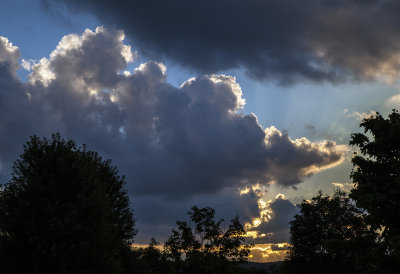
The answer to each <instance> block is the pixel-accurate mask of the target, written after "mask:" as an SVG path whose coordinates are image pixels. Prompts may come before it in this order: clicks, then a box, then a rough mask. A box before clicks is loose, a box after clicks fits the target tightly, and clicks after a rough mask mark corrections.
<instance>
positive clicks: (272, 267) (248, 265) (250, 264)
mask: <svg viewBox="0 0 400 274" xmlns="http://www.w3.org/2000/svg"><path fill="white" fill-rule="evenodd" d="M282 263H283V261H279V262H272V263H255V262H248V263H246V264H242V265H240V266H241V267H243V268H245V269H251V268H257V269H264V270H269V271H271V270H277V269H278V268H279V267H280V266H281V264H282Z"/></svg>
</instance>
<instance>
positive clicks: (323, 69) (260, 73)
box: [42, 0, 400, 84]
mask: <svg viewBox="0 0 400 274" xmlns="http://www.w3.org/2000/svg"><path fill="white" fill-rule="evenodd" d="M42 2H43V3H44V7H45V9H46V10H47V11H48V12H49V13H60V12H59V11H60V10H62V7H60V6H59V4H54V3H51V2H50V1H48V0H42ZM63 2H64V4H65V5H66V6H67V7H69V8H70V10H71V11H72V13H76V12H77V11H84V12H89V13H91V14H94V15H95V16H96V17H97V18H98V19H99V20H100V21H102V22H103V23H104V24H108V25H110V26H117V27H119V28H121V29H125V30H126V31H127V33H128V35H130V37H131V38H132V39H133V41H135V43H136V46H137V48H138V49H139V52H140V53H142V54H145V55H147V56H150V57H151V58H156V59H161V58H163V57H166V58H167V59H170V60H173V61H175V62H176V63H179V64H181V65H183V66H186V67H189V68H192V69H196V70H198V71H200V72H201V73H207V74H209V73H215V72H217V71H221V70H226V69H231V68H239V67H240V68H244V69H245V70H246V71H247V72H248V74H249V75H250V76H252V77H254V78H257V79H272V80H274V81H277V82H280V83H282V84H291V83H294V82H296V81H302V80H307V81H314V82H320V81H329V82H343V81H347V80H354V81H359V80H362V81H363V80H369V79H374V78H383V79H385V80H386V81H387V82H388V83H391V82H393V81H394V80H395V79H396V78H397V77H398V75H399V69H400V59H399V56H400V46H399V45H400V43H399V37H398V32H399V26H400V24H399V17H398V14H399V12H400V3H399V2H398V1H396V0H376V1H360V0H336V1H316V0H305V1H301V2H299V1H296V0H283V1H261V0H256V1H250V2H248V1H242V0H231V1H212V0H204V1H185V0H172V1H162V2H160V1H154V0H152V1H151V0H150V1H149V0H146V1H143V0H135V1H123V0H117V1H112V2H110V1H106V0H96V1H94V0H64V1H63ZM166 11H168V12H166Z"/></svg>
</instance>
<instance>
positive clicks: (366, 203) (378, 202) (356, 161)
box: [350, 110, 400, 261]
mask: <svg viewBox="0 0 400 274" xmlns="http://www.w3.org/2000/svg"><path fill="white" fill-rule="evenodd" d="M360 126H361V127H363V128H364V134H363V133H354V134H352V135H351V141H350V144H351V145H354V146H357V147H358V148H359V150H360V154H356V155H355V156H354V157H353V159H352V162H353V165H354V168H353V171H352V173H351V178H352V179H353V181H354V183H355V187H354V188H353V189H352V190H351V193H350V197H351V198H353V199H354V200H355V201H356V202H357V206H359V207H361V208H364V209H366V210H367V212H368V214H369V224H370V225H371V226H372V227H373V228H375V229H380V230H381V233H382V236H383V239H384V241H385V242H386V244H387V248H388V250H387V251H388V252H389V254H392V255H393V256H395V257H397V259H396V260H397V261H400V222H399V219H400V114H399V113H398V111H397V110H393V112H392V113H391V114H390V115H389V116H388V118H387V119H385V118H383V117H382V115H381V114H379V113H377V114H376V116H374V117H371V118H369V119H365V120H363V122H362V123H361V124H360Z"/></svg>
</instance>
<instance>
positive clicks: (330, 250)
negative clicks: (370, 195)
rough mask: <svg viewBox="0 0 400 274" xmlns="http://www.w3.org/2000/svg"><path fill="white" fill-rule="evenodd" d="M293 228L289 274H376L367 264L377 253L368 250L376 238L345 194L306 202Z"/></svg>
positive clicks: (288, 264)
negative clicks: (371, 273) (362, 273)
mask: <svg viewBox="0 0 400 274" xmlns="http://www.w3.org/2000/svg"><path fill="white" fill-rule="evenodd" d="M290 225H291V226H290V234H291V239H290V241H291V247H290V249H289V258H288V260H287V261H286V262H285V265H284V268H286V272H287V273H340V272H345V273H358V272H360V271H362V270H363V269H369V270H373V266H370V265H369V263H368V260H369V258H370V257H371V256H372V255H371V253H372V252H373V251H374V249H370V248H369V247H371V246H373V243H374V239H375V237H376V235H375V234H374V233H373V232H371V231H370V230H368V227H367V226H366V224H365V214H363V212H362V211H361V210H360V209H358V208H357V207H356V206H355V205H354V204H353V203H352V201H351V200H350V199H349V197H348V196H347V195H346V193H344V192H342V191H339V190H336V191H335V193H334V195H333V196H332V197H330V196H324V195H323V194H322V193H321V192H319V193H318V195H317V196H315V197H313V198H312V199H311V201H305V200H304V201H303V202H302V203H301V204H300V214H297V215H296V216H295V217H294V220H293V221H291V222H290ZM366 247H367V248H366ZM375 273H376V272H375Z"/></svg>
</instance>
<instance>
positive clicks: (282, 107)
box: [0, 0, 400, 261]
mask: <svg viewBox="0 0 400 274" xmlns="http://www.w3.org/2000/svg"><path fill="white" fill-rule="evenodd" d="M398 14H400V3H399V2H398V1H394V0H393V1H391V0H364V1H361V0H319V1H317V0H304V1H296V0H281V1H274V0H252V1H243V0H242V1H240V0H230V1H226V0H219V1H215V0H214V1H211V0H203V1H184V0H168V1H154V0H147V1H141V0H132V1H124V0H114V1H99V0H97V1H94V0H79V1H75V0H62V1H58V2H57V3H54V2H53V1H46V0H42V1H39V0H33V1H27V0H25V1H24V0H2V1H1V2H0V181H1V182H3V183H4V182H6V181H7V180H8V179H9V178H10V174H11V167H12V162H13V161H14V160H16V159H17V158H18V156H19V154H20V153H21V151H22V145H23V144H24V143H25V142H26V141H27V140H28V139H29V136H31V135H34V134H35V135H38V136H40V137H49V136H50V135H51V133H54V132H60V133H61V135H62V136H63V137H65V138H71V139H74V140H75V141H77V142H78V143H80V144H87V146H88V148H89V149H92V150H95V151H98V152H99V153H100V154H101V155H102V156H103V158H105V159H112V163H113V164H114V165H116V166H117V167H118V169H119V171H120V173H121V174H124V175H126V181H127V185H126V188H127V189H128V191H129V196H130V199H131V206H132V208H133V210H134V214H135V217H136V218H137V228H138V230H139V233H138V235H137V236H136V238H135V242H136V244H138V245H142V244H147V243H148V242H149V240H150V238H151V237H152V236H154V237H155V238H156V239H157V240H158V241H160V242H163V241H165V240H166V238H167V237H168V235H169V234H170V232H171V229H172V228H173V227H174V226H175V221H176V220H183V219H185V218H186V217H185V215H186V212H187V211H188V210H189V209H190V208H191V206H193V205H197V206H211V207H213V208H215V210H216V214H217V217H220V218H224V219H225V220H230V219H232V218H233V217H234V216H235V215H236V214H238V215H239V217H240V220H241V221H242V222H243V223H244V224H245V227H246V230H247V231H248V236H249V237H248V239H247V241H248V242H249V243H256V245H255V247H254V249H253V251H252V254H251V256H252V258H251V260H253V261H276V260H282V259H283V258H284V255H285V252H286V250H287V243H288V242H289V221H290V220H291V219H292V218H293V216H294V215H295V214H297V213H298V212H299V211H298V208H297V207H296V204H299V203H300V202H301V201H302V200H303V199H310V198H311V197H313V196H315V195H316V194H317V192H318V190H322V191H323V192H324V193H327V194H332V192H333V190H334V188H342V189H347V190H348V189H349V188H350V187H351V185H352V184H351V180H350V177H349V176H350V173H351V169H352V166H351V162H350V160H351V157H352V155H353V151H354V148H352V147H350V146H349V145H348V142H349V139H350V134H351V133H354V132H357V131H360V129H359V123H360V121H361V120H362V119H364V118H367V117H370V116H371V115H374V114H375V113H376V112H379V113H382V114H383V115H387V114H388V113H390V111H391V109H393V108H398V107H399V104H400V89H399V80H398V78H399V72H400V43H399V36H398V33H399V31H400V16H399V15H398ZM227 224H228V222H227Z"/></svg>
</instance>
